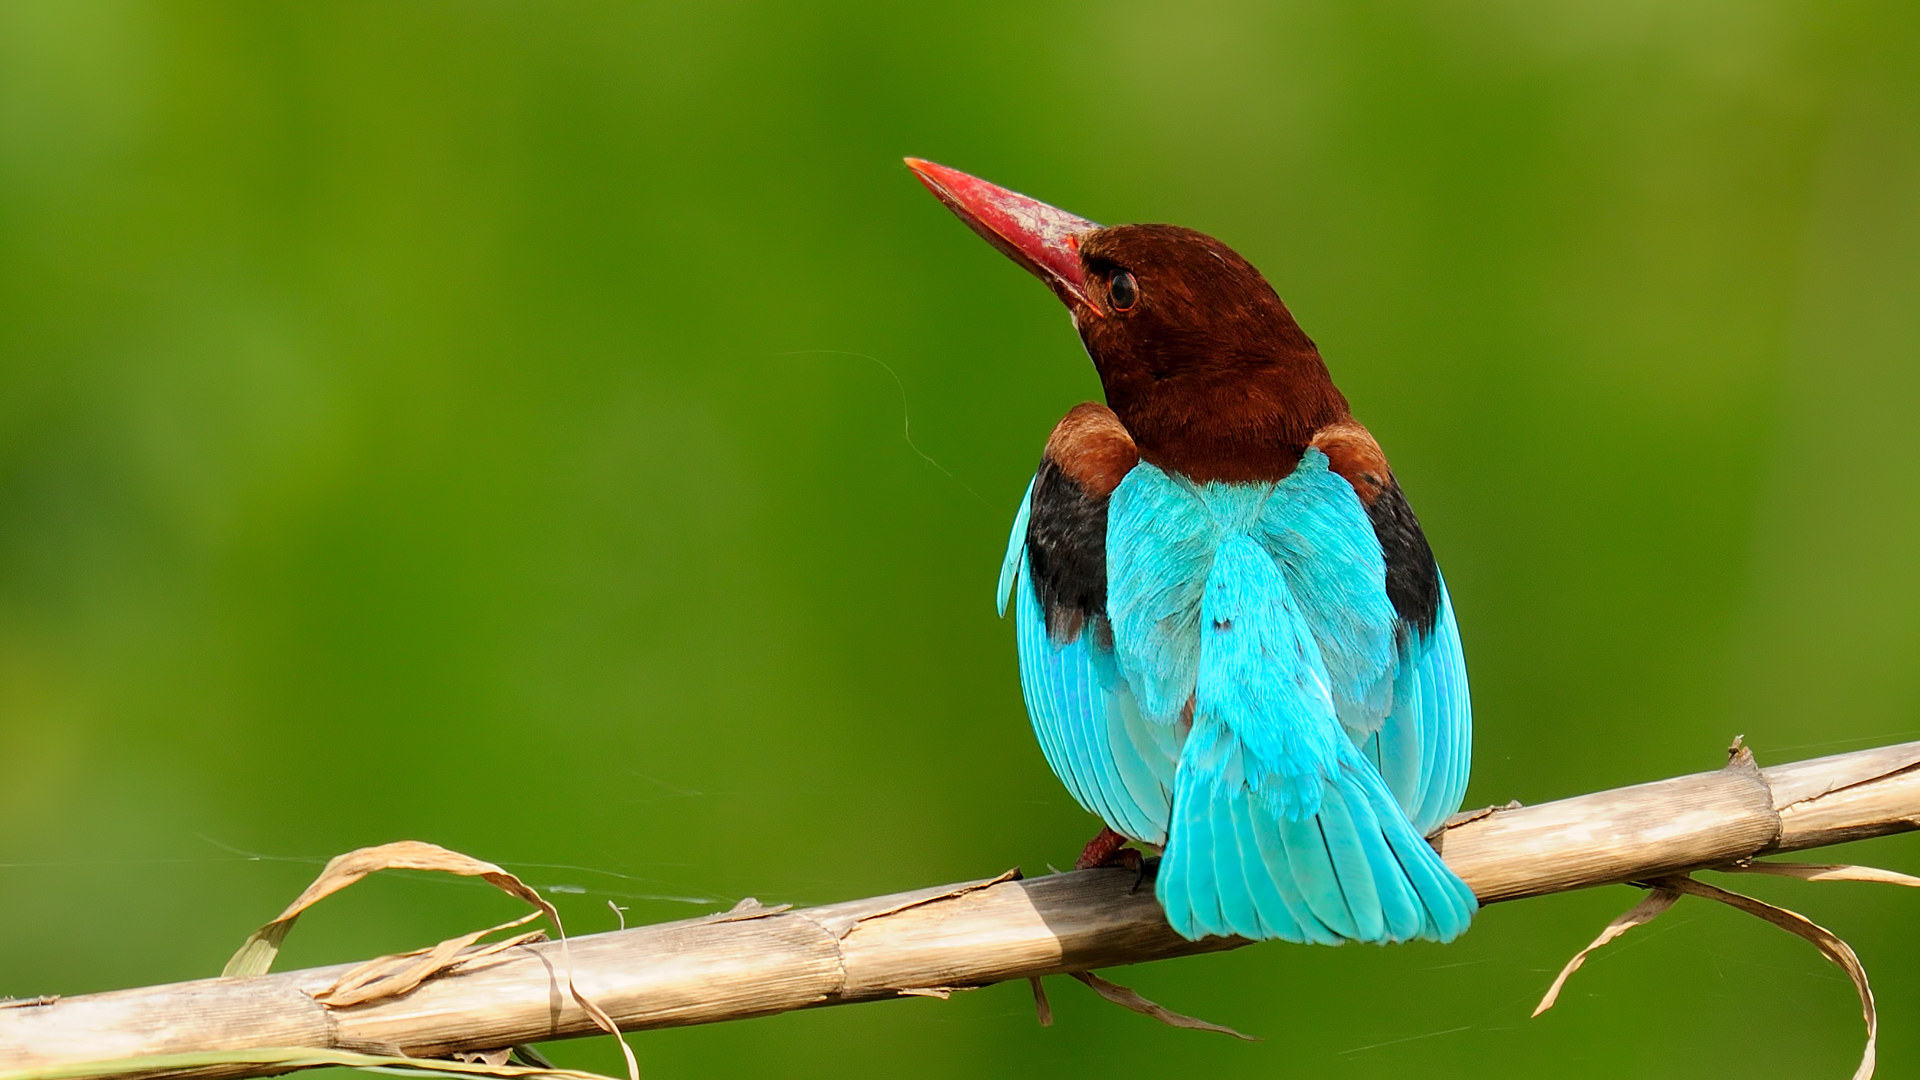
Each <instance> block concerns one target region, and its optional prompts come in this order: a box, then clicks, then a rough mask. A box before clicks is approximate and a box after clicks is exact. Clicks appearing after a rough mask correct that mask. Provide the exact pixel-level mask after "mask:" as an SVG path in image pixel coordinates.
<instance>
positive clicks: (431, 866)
mask: <svg viewBox="0 0 1920 1080" xmlns="http://www.w3.org/2000/svg"><path fill="white" fill-rule="evenodd" d="M382 870H437V871H441V872H444V873H449V874H460V875H462V876H464V877H477V878H480V879H481V880H482V881H485V882H487V883H488V884H490V885H492V886H493V887H494V888H497V889H499V890H500V891H501V892H504V893H506V894H507V895H509V896H512V897H514V898H515V899H518V900H524V901H525V902H527V903H529V904H532V905H533V906H534V907H536V908H539V909H540V912H541V914H544V915H545V916H546V917H547V919H548V920H549V921H551V922H552V923H553V928H554V931H555V932H556V933H557V934H558V935H559V938H560V959H561V963H562V965H563V968H564V970H565V972H566V977H567V993H568V995H569V996H571V997H572V998H573V1000H574V1001H575V1002H576V1003H578V1004H579V1006H580V1008H581V1009H582V1010H583V1011H584V1012H585V1013H586V1014H587V1015H588V1016H589V1017H591V1018H592V1020H593V1022H594V1025H595V1026H597V1027H598V1028H600V1030H602V1031H604V1032H606V1033H607V1034H609V1035H612V1036H613V1041H614V1042H616V1043H618V1044H619V1046H620V1054H621V1056H622V1057H624V1058H625V1059H626V1062H627V1075H628V1077H629V1078H630V1080H640V1062H639V1060H638V1059H636V1058H635V1057H634V1056H633V1048H632V1047H630V1046H628V1045H627V1040H626V1039H624V1038H621V1036H620V1028H619V1026H618V1025H616V1024H615V1023H614V1022H613V1018H612V1017H610V1016H608V1015H607V1013H606V1010H604V1009H602V1008H601V1007H600V1006H598V1005H596V1004H594V1003H593V1001H591V1000H590V999H588V998H587V996H586V995H585V994H582V993H581V992H580V988H579V987H577V986H575V985H574V982H573V955H572V953H571V951H570V950H569V949H568V947H567V933H566V928H565V927H564V926H562V925H561V923H560V912H559V911H557V910H555V909H554V906H553V905H552V904H550V903H548V902H547V898H546V897H544V896H541V895H540V894H539V893H538V892H535V891H534V890H533V889H532V888H531V887H529V886H528V885H527V883H526V882H523V881H521V880H520V879H519V878H517V877H515V876H513V875H512V874H510V873H508V872H507V871H505V870H503V869H501V868H500V867H498V866H495V865H494V864H492V863H490V862H482V861H481V860H479V859H476V858H474V857H473V856H471V855H462V854H461V853H459V852H457V851H449V850H447V849H446V848H443V847H441V846H439V845H438V844H428V843H423V842H421V841H419V840H400V841H396V842H394V843H391V844H380V845H378V846H376V847H367V848H360V849H358V850H355V851H349V852H347V853H346V854H345V855H337V856H335V857H334V858H333V859H332V860H330V861H329V862H328V863H327V865H326V868H325V869H323V870H321V871H320V876H319V877H317V878H315V879H314V880H313V884H311V885H309V886H307V888H306V891H305V892H302V893H301V894H300V895H299V896H298V897H297V898H295V900H294V901H293V903H291V904H288V905H287V909H286V910H285V911H282V912H281V913H280V914H279V916H278V917H276V918H275V919H274V920H273V921H272V922H270V923H268V924H267V925H265V926H263V927H261V928H260V929H258V930H255V931H254V932H253V933H252V934H251V935H249V936H248V938H247V940H246V942H245V943H244V944H242V945H241V946H240V951H239V952H236V953H234V955H233V959H231V960H229V961H227V966H226V969H225V970H224V971H222V972H221V974H222V975H225V976H228V977H233V976H241V975H262V974H265V973H266V971H267V969H268V968H270V967H272V965H273V960H274V957H275V956H277V955H278V954H279V951H280V943H281V942H282V941H284V940H286V936H287V931H288V930H290V929H292V927H293V921H294V920H295V919H297V918H299V917H300V913H301V912H303V911H305V910H307V909H308V908H309V907H312V906H313V905H314V904H316V903H318V902H320V901H321V900H324V899H326V898H327V897H329V896H332V895H333V894H334V893H337V892H339V891H340V890H341V889H344V888H346V887H347V886H349V885H351V884H353V883H354V882H356V881H359V880H360V879H361V878H363V877H366V876H367V875H368V874H374V873H378V872H379V871H382ZM524 921H525V920H522V922H524ZM517 925H520V923H518V922H516V923H509V924H506V926H497V927H494V928H493V929H492V930H483V931H481V932H480V933H479V934H474V935H469V936H468V937H466V938H454V939H452V941H443V942H441V943H440V944H439V945H436V946H434V947H433V948H431V949H427V950H421V951H418V952H415V953H409V954H405V955H404V956H402V957H398V958H389V957H382V958H381V959H380V960H374V961H369V962H368V963H367V964H362V965H360V966H359V967H358V968H355V969H354V971H352V972H348V973H347V975H346V976H342V981H344V980H345V979H347V978H350V977H352V976H353V975H354V973H355V972H362V971H363V970H365V971H366V972H367V974H369V975H371V974H373V973H374V972H373V971H372V970H371V969H372V967H373V965H378V964H384V963H388V962H390V961H395V960H401V959H405V958H406V957H411V956H424V957H428V958H430V959H431V960H432V961H433V963H432V965H430V966H429V965H417V966H419V967H421V970H420V971H418V972H417V973H416V972H415V970H414V969H415V967H416V965H405V966H402V967H400V968H399V969H398V970H399V971H400V972H406V973H408V977H409V978H412V976H413V974H417V976H418V977H417V978H412V982H411V984H410V985H409V984H407V983H406V980H405V979H404V978H396V977H394V975H391V974H389V975H383V976H382V978H384V979H385V981H384V982H381V985H380V987H379V988H378V991H377V992H375V993H370V994H359V995H357V996H352V1000H351V1001H342V1000H337V999H336V1000H327V1001H322V1004H324V1005H327V1006H329V1007H332V1008H343V1007H345V1005H346V1004H364V1003H365V1002H368V1001H374V1000H378V999H380V998H385V997H388V996H391V995H392V994H396V993H404V992H405V990H410V989H412V988H413V987H414V986H418V985H419V984H420V982H422V981H424V980H425V979H428V978H430V977H432V976H433V975H436V974H439V973H440V972H442V971H445V970H447V969H448V968H449V967H453V966H457V965H459V964H463V963H466V962H467V961H469V960H472V959H474V958H475V956H474V955H468V956H464V957H462V956H458V955H457V954H458V952H459V950H460V949H461V948H464V947H465V946H466V945H468V944H471V943H472V942H473V941H477V940H478V939H479V938H480V937H481V936H483V935H485V934H489V933H492V932H493V930H502V929H506V928H507V926H517ZM455 942H463V944H460V945H456V946H455V947H454V948H452V949H451V950H448V949H447V946H449V945H452V944H454V943H455ZM515 943H517V942H503V943H497V947H490V948H489V949H488V950H483V952H486V953H491V952H497V951H498V950H499V949H501V948H507V947H509V946H510V945H511V944H515ZM382 970H383V971H393V970H394V969H392V968H386V969H382ZM396 974H397V973H396ZM375 981H379V980H375ZM368 985H370V984H368ZM403 986H404V989H401V987H403ZM338 990H340V984H339V983H336V984H335V985H334V987H332V988H330V990H329V991H328V993H331V992H333V991H338ZM323 996H325V995H316V998H320V997H323ZM346 996H348V993H347V992H346V991H342V997H343V998H344V997H346Z"/></svg>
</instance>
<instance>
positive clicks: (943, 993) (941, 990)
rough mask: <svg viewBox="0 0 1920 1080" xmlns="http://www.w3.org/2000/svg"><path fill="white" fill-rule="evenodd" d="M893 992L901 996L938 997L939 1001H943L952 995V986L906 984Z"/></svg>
mask: <svg viewBox="0 0 1920 1080" xmlns="http://www.w3.org/2000/svg"><path fill="white" fill-rule="evenodd" d="M894 993H896V994H899V995H900V996H901V997H929V998H939V999H940V1000H941V1001H945V1000H947V999H948V998H950V997H952V996H953V987H951V986H908V987H905V988H902V989H899V990H895V991H894Z"/></svg>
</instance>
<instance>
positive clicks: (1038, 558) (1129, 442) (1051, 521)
mask: <svg viewBox="0 0 1920 1080" xmlns="http://www.w3.org/2000/svg"><path fill="white" fill-rule="evenodd" d="M1139 460H1140V458H1139V452H1138V451H1137V450H1135V449H1134V445H1133V439H1132V438H1131V437H1130V436H1129V435H1128V434H1127V430H1126V428H1124V427H1122V426H1121V425H1120V420H1119V418H1118V417H1116V416H1114V415H1113V412H1112V411H1111V410H1109V409H1108V408H1107V407H1106V406H1104V405H1096V404H1093V403H1092V402H1087V403H1084V404H1081V405H1076V406H1074V408H1073V410H1072V411H1071V412H1069V413H1067V415H1066V417H1065V418H1063V419H1062V420H1061V421H1060V423H1059V424H1058V425H1057V426H1055V427H1054V429H1053V435H1052V436H1051V437H1050V438H1048V440H1047V450H1046V453H1045V454H1043V455H1042V456H1041V458H1040V469H1039V472H1037V473H1036V474H1035V475H1034V479H1033V502H1032V504H1031V506H1030V507H1029V512H1028V515H1027V560H1028V566H1029V568H1030V569H1031V571H1032V581H1033V591H1034V595H1035V597H1036V598H1037V599H1038V600H1039V601H1040V610H1041V611H1042V612H1044V613H1045V615H1046V620H1047V635H1048V636H1049V637H1051V638H1052V639H1053V640H1054V641H1056V642H1059V643H1061V644H1066V643H1067V642H1071V641H1073V640H1075V639H1077V638H1078V637H1079V636H1080V634H1081V631H1082V630H1084V629H1085V628H1086V626H1087V624H1088V623H1089V622H1090V621H1091V622H1093V623H1094V625H1095V626H1096V627H1104V626H1105V625H1106V615H1107V498H1108V496H1110V495H1112V494H1113V489H1114V488H1115V487H1118V486H1119V484H1120V481H1121V479H1122V478H1123V477H1125V476H1126V474H1127V472H1128V471H1129V470H1131V469H1132V468H1133V466H1134V465H1135V464H1137V463H1138V462H1139Z"/></svg>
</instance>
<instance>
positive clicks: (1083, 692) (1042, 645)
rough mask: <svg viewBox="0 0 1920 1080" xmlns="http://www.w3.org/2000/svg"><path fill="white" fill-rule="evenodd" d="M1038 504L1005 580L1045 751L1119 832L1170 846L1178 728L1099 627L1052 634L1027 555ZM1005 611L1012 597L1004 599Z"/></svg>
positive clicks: (1015, 545) (1031, 712) (1011, 551)
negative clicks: (1061, 638)
mask: <svg viewBox="0 0 1920 1080" xmlns="http://www.w3.org/2000/svg"><path fill="white" fill-rule="evenodd" d="M1031 496H1032V488H1031V486H1029V488H1028V500H1027V501H1023V502H1022V504H1021V510H1020V514H1019V516H1018V517H1017V519H1016V520H1015V523H1014V533H1013V536H1012V538H1011V539H1010V540H1009V542H1008V545H1007V550H1008V561H1007V563H1006V564H1005V565H1004V566H1003V567H1002V572H1001V580H1002V583H1003V585H1004V586H1005V589H1006V592H1010V593H1013V594H1015V596H1016V597H1017V599H1016V600H1015V610H1014V625H1015V629H1016V636H1017V638H1018V641H1019V651H1020V685H1021V689H1022V691H1023V693H1024V694H1025V697H1026V703H1027V715H1028V717H1029V718H1030V719H1031V720H1032V721H1033V730H1034V735H1035V736H1036V737H1037V738H1038V740H1039V742H1040V749H1041V753H1042V754H1044V755H1045V756H1046V759H1047V764H1048V765H1049V766H1051V767H1052V769H1053V772H1054V775H1056V776H1058V777H1059V778H1060V780H1061V782H1062V783H1063V784H1065V785H1066V787H1067V791H1068V792H1069V793H1070V794H1071V795H1072V796H1073V797H1074V800H1075V801H1076V802H1078V803H1079V804H1080V805H1081V806H1083V807H1085V808H1086V809H1087V810H1089V811H1090V812H1092V813H1094V814H1096V815H1098V816H1099V817H1100V819H1101V820H1103V821H1105V822H1106V823H1107V825H1108V826H1109V827H1110V828H1112V829H1113V830H1114V831H1115V832H1118V833H1121V834H1123V835H1125V836H1130V837H1132V838H1134V839H1136V840H1141V841H1144V842H1146V843H1150V844H1161V843H1165V842H1166V831H1167V814H1168V811H1169V808H1170V806H1171V795H1170V791H1171V781H1172V776H1173V750H1172V748H1171V744H1170V739H1171V732H1159V731H1155V730H1154V729H1153V725H1151V724H1149V723H1148V722H1147V721H1146V720H1145V718H1144V717H1142V716H1141V714H1140V711H1139V708H1138V707H1137V706H1136V705H1135V703H1134V698H1133V693H1132V691H1131V690H1130V689H1129V688H1128V686H1127V685H1126V683H1125V682H1124V681H1122V680H1121V678H1120V674H1119V669H1118V668H1117V667H1116V665H1115V663H1114V659H1113V653H1112V650H1111V648H1110V647H1107V646H1105V645H1104V644H1103V643H1102V642H1101V641H1099V640H1097V635H1096V634H1095V633H1094V631H1093V628H1092V626H1091V625H1089V626H1087V627H1085V628H1083V629H1082V631H1081V633H1080V634H1079V636H1078V637H1076V638H1075V639H1074V640H1073V641H1070V642H1066V643H1064V644H1062V643H1060V642H1057V641H1054V640H1053V639H1052V637H1051V636H1049V635H1048V633H1047V623H1046V616H1045V614H1044V613H1043V612H1042V611H1041V608H1040V600H1039V597H1038V596H1037V595H1035V593H1034V589H1033V582H1032V580H1031V578H1030V569H1029V567H1028V564H1027V558H1026V532H1027V530H1026V525H1027V515H1028V510H1027V507H1028V506H1029V505H1030V501H1031ZM1001 599H1002V605H1003V611H1004V604H1005V600H1006V599H1007V597H1006V595H1005V593H1003V594H1002V598H1001Z"/></svg>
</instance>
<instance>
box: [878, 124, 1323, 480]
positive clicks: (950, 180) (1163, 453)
mask: <svg viewBox="0 0 1920 1080" xmlns="http://www.w3.org/2000/svg"><path fill="white" fill-rule="evenodd" d="M907 164H908V166H909V167H911V168H912V169H913V171H914V173H915V174H916V175H917V176H918V177H919V178H920V180H921V182H922V183H924V184H926V185H927V187H928V189H929V190H931V191H932V192H933V193H934V194H935V195H937V196H939V198H940V201H942V202H944V203H946V205H947V206H948V208H949V209H951V210H952V211H953V212H954V213H955V214H956V215H958V216H959V217H960V219H961V220H963V221H965V222H966V223H967V224H968V225H969V226H971V227H972V228H973V230H974V231H975V232H978V233H979V234H980V235H981V236H982V237H984V238H986V239H987V240H988V241H989V242H990V243H992V244H993V245H994V247H996V248H999V249H1000V250H1001V251H1002V252H1004V253H1006V254H1007V255H1008V256H1009V257H1010V258H1012V259H1013V260H1014V261H1016V262H1018V263H1020V264H1021V265H1022V266H1025V267H1026V268H1027V269H1028V270H1029V271H1031V272H1032V273H1034V274H1035V275H1036V276H1038V277H1039V278H1040V279H1041V280H1042V281H1044V282H1046V283H1047V285H1048V286H1049V287H1051V288H1052V289H1053V291H1054V294H1055V295H1057V296H1059V297H1060V299H1061V301H1062V302H1063V303H1065V304H1066V305H1067V308H1068V310H1070V311H1071V312H1072V313H1073V321H1074V325H1075V326H1076V327H1077V328H1078V329H1079V331H1080V338H1081V340H1082V341H1083V342H1085V343H1086V347H1087V353H1088V355H1089V356H1091V357H1092V358H1093V364H1094V368H1095V369H1096V370H1097V371H1098V372H1099V373H1100V382H1101V384H1102V385H1103V386H1104V387H1105V388H1106V392H1107V403H1108V404H1109V405H1111V406H1112V407H1113V410H1114V412H1115V413H1116V414H1118V415H1119V417H1120V421H1121V423H1123V424H1125V425H1126V428H1127V430H1128V432H1130V433H1131V434H1132V436H1133V439H1134V441H1135V442H1136V443H1137V444H1138V446H1139V448H1140V456H1141V457H1143V458H1145V459H1146V460H1148V461H1150V462H1152V463H1154V464H1156V465H1159V466H1160V467H1162V468H1166V469H1172V470H1175V471H1177V472H1180V473H1182V474H1185V475H1186V476H1188V477H1191V478H1192V479H1195V480H1199V481H1209V480H1277V479H1280V478H1282V477H1284V476H1286V475H1287V474H1288V473H1290V472H1292V471H1293V467H1294V465H1295V464H1296V463H1297V462H1298V461H1299V459H1300V455H1301V454H1302V453H1303V452H1304V451H1305V449H1306V447H1307V446H1308V445H1309V444H1311V443H1312V441H1313V438H1314V434H1315V433H1316V432H1318V431H1320V430H1321V429H1322V428H1325V427H1327V426H1328V425H1330V424H1334V423H1337V422H1339V421H1341V420H1343V419H1345V418H1346V417H1347V416H1348V415H1349V414H1348V410H1347V402H1346V399H1345V398H1344V397H1342V396H1341V394H1340V391H1339V390H1338V389H1336V388H1335V387H1334V385H1333V380H1332V378H1331V377H1329V376H1328V374H1327V368H1326V364H1325V363H1323V362H1322V361H1321V359H1320V353H1319V350H1317V349H1315V348H1314V345H1313V342H1312V340H1311V339H1309V338H1308V337H1307V335H1306V334H1305V333H1303V332H1302V331H1301V329H1300V326H1299V324H1298V323H1296V322H1294V320H1293V316H1292V314H1291V313H1289V312H1288V311H1287V307H1286V305H1285V304H1283V303H1281V301H1280V297H1279V296H1278V295H1276V294H1275V293H1274V291H1273V286H1271V285H1269V284H1267V280H1266V278H1264V277H1262V276H1261V274H1260V271H1258V270H1256V269H1254V267H1253V265H1252V264H1251V263H1249V262H1247V261H1246V260H1245V259H1242V258H1241V257H1240V256H1239V255H1237V254H1235V253H1234V251H1233V249H1231V248H1229V247H1227V245H1225V244H1223V243H1221V242H1220V241H1218V240H1215V239H1213V238H1212V237H1210V236H1207V235H1205V234H1203V233H1198V232H1195V231H1193V230H1192V229H1184V228H1181V227H1179V226H1176V225H1116V226H1113V227H1112V228H1102V227H1100V226H1099V225H1096V224H1094V223H1093V222H1091V221H1087V220H1086V219H1084V218H1079V217H1075V216H1074V215H1072V214H1068V213H1066V212H1065V211H1062V210H1058V209H1056V208H1054V207H1051V206H1048V205H1047V204H1045V203H1042V202H1039V201H1037V200H1034V199H1029V198H1027V197H1026V196H1024V195H1020V194H1017V193H1015V192H1012V191H1008V190H1007V189H1005V188H1001V187H998V186H996V185H993V184H989V183H987V182H986V181H984V180H980V179H978V178H976V177H972V176H968V175H967V174H966V173H963V172H959V171H958V170H954V169H949V168H946V167H945V166H942V165H935V164H933V163H932V162H928V161H920V160H918V159H916V158H908V159H907Z"/></svg>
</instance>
